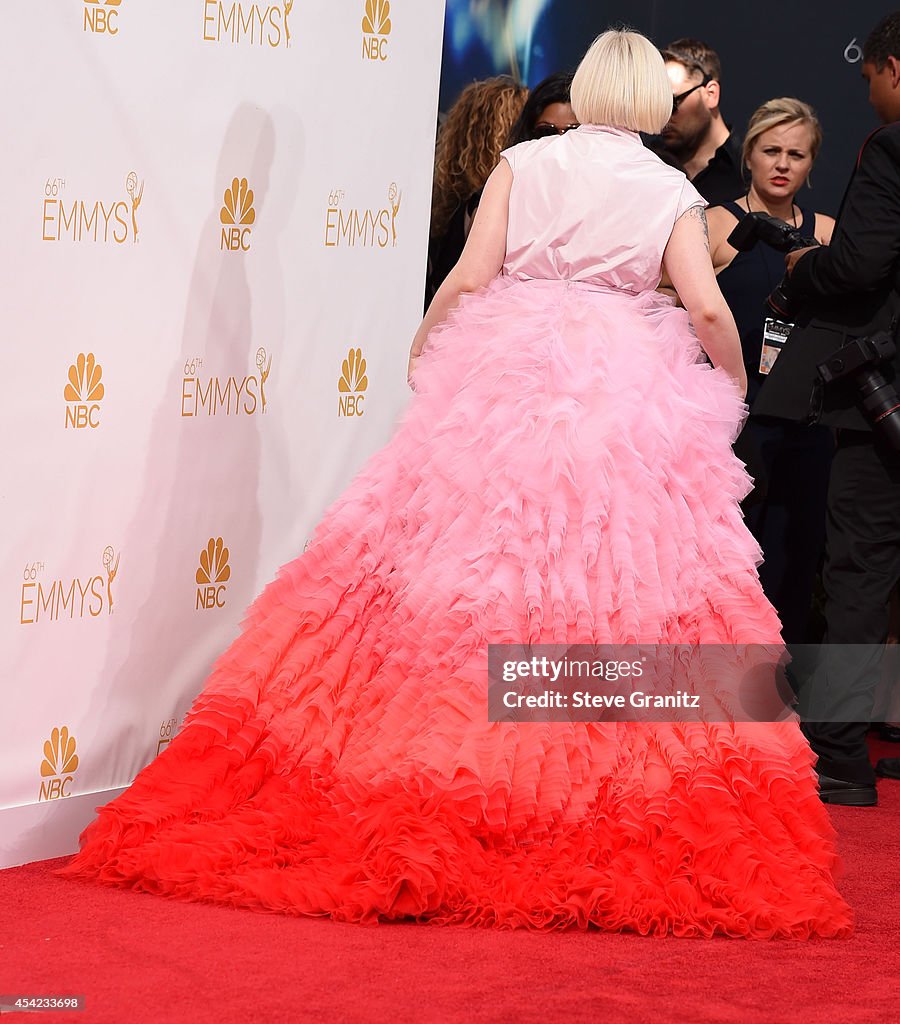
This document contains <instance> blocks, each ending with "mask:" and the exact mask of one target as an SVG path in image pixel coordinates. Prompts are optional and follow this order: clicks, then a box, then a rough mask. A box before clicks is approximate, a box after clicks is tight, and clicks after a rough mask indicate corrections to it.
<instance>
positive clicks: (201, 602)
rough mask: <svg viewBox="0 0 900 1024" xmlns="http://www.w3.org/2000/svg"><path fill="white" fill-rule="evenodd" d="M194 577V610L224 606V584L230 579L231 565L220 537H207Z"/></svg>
mask: <svg viewBox="0 0 900 1024" xmlns="http://www.w3.org/2000/svg"><path fill="white" fill-rule="evenodd" d="M194 578H195V579H196V581H197V601H196V604H195V606H194V610H195V611H199V610H200V609H201V608H203V609H206V610H208V609H210V608H224V607H225V584H226V583H227V582H228V581H229V580H230V579H231V566H230V565H229V564H228V548H227V547H225V542H224V541H223V540H222V538H221V537H210V538H209V542H208V543H207V545H206V547H205V548H204V549H203V550H202V551H201V552H200V565H199V566H198V567H197V572H196V573H195V576H194Z"/></svg>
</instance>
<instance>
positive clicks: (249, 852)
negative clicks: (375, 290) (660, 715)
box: [66, 279, 851, 938]
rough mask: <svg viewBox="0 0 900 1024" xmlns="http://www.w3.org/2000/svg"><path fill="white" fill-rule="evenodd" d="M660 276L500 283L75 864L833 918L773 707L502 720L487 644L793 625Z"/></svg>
mask: <svg viewBox="0 0 900 1024" xmlns="http://www.w3.org/2000/svg"><path fill="white" fill-rule="evenodd" d="M697 355H698V349H697V345H696V342H695V340H694V339H693V337H692V335H691V333H690V330H689V327H688V325H687V319H686V315H685V314H684V313H683V312H682V311H679V310H675V309H673V308H672V307H671V306H670V305H669V303H668V300H665V299H661V298H660V297H659V296H656V295H655V294H653V293H650V294H643V295H639V296H628V295H624V294H621V293H613V292H605V291H599V290H595V289H590V288H587V287H584V286H579V285H573V284H566V283H563V282H556V283H554V282H518V281H512V280H509V279H499V280H498V281H496V282H495V283H494V284H492V285H491V286H490V287H489V288H488V289H487V291H486V292H484V293H482V294H480V295H477V296H473V297H471V298H468V299H464V300H463V302H462V304H461V306H460V307H459V309H457V310H456V312H455V313H454V314H453V315H452V316H451V318H450V321H449V322H448V323H447V324H446V325H445V326H444V327H442V328H441V329H439V330H437V331H435V332H434V333H433V334H432V336H431V338H430V339H429V346H428V354H427V357H426V358H424V359H423V360H422V362H421V365H420V368H419V370H418V372H417V376H416V388H417V396H416V398H415V399H414V401H413V403H412V405H411V408H410V411H409V412H408V414H407V415H406V417H405V419H404V421H403V423H402V425H401V427H400V429H399V430H398V432H397V433H396V435H395V436H394V438H393V440H392V441H391V442H390V444H389V445H387V447H386V448H384V449H383V450H382V451H381V452H379V453H378V454H377V455H376V456H375V457H374V458H373V459H372V460H371V461H370V462H369V464H368V465H367V467H366V468H365V469H364V471H363V472H362V473H361V474H360V475H359V476H358V477H357V478H356V479H355V481H354V482H353V483H352V485H351V486H350V487H349V488H348V490H347V491H346V492H345V493H344V495H343V496H342V497H341V498H340V499H339V500H338V501H337V502H336V503H335V504H334V505H333V506H332V508H331V509H329V511H328V512H327V514H326V515H325V517H324V519H323V520H322V523H321V524H320V526H319V528H318V530H317V532H316V534H315V537H314V539H313V542H312V544H311V545H310V547H309V549H308V550H307V551H306V553H305V554H304V555H303V556H302V557H300V558H298V559H297V560H296V561H294V562H291V563H290V564H288V565H286V566H284V567H283V568H282V569H281V571H280V572H279V575H278V578H277V579H276V581H275V582H273V583H272V584H271V585H270V586H269V587H268V588H267V589H266V590H265V591H264V593H263V594H262V595H261V596H260V597H259V598H258V600H257V601H256V602H255V604H254V605H253V606H252V607H251V609H250V612H249V614H248V618H247V621H246V624H245V630H244V632H243V634H242V636H241V637H240V638H239V639H238V640H237V641H236V642H235V643H234V644H233V646H232V647H231V648H230V649H229V650H228V651H227V652H226V653H225V655H224V656H223V657H222V658H221V659H220V661H219V662H218V664H217V665H216V667H215V669H214V671H213V673H212V676H211V678H210V680H209V682H208V685H207V688H206V689H205V690H204V692H203V693H202V694H201V695H200V696H199V697H198V698H197V700H196V702H195V704H194V707H193V708H192V710H191V713H190V715H189V717H188V721H187V724H186V727H185V728H184V729H183V731H182V732H181V733H180V735H179V736H177V737H176V739H175V740H174V741H173V742H172V743H171V744H170V746H169V747H168V748H167V749H166V750H165V751H164V753H163V754H162V755H161V756H160V757H159V758H158V759H157V760H156V761H154V762H153V763H152V764H151V765H149V766H148V767H147V768H146V769H144V771H143V772H141V773H140V775H139V776H138V777H137V779H136V780H135V782H134V784H133V785H132V786H131V788H130V789H129V790H128V791H127V792H126V793H124V794H123V795H122V796H121V797H120V798H119V799H118V800H115V801H113V802H112V803H111V804H109V805H108V806H106V807H104V808H102V809H101V810H100V813H99V817H98V819H97V820H96V821H95V822H94V823H93V824H92V825H91V826H90V827H89V828H88V829H87V830H86V832H85V833H84V836H83V837H82V840H83V846H82V850H81V852H80V853H79V854H78V855H77V856H76V857H75V859H74V860H73V862H72V863H71V865H70V866H69V867H68V868H67V869H66V873H68V874H70V875H74V876H80V877H91V878H97V879H100V880H101V881H104V882H109V883H113V884H118V885H126V886H130V887H133V888H135V889H140V890H143V891H148V892H155V893H163V894H167V895H172V896H179V897H184V898H188V899H199V900H211V901H215V902H219V903H225V904H233V905H238V906H251V907H257V908H263V909H266V910H271V911H279V912H284V913H291V914H322V915H330V916H332V917H334V918H336V919H340V920H348V921H375V920H379V919H381V920H385V919H396V918H403V917H412V918H419V919H427V920H430V921H433V922H439V923H450V922H458V923H465V924H477V925H490V926H494V927H507V928H512V927H528V928H540V929H551V928H564V927H580V928H584V927H587V926H597V927H599V928H603V929H609V930H623V929H630V930H635V931H638V932H641V933H643V934H647V933H654V934H663V933H671V934H675V935H704V936H708V935H713V934H715V933H722V934H728V935H735V936H756V937H770V936H790V937H796V938H806V937H808V936H811V935H821V936H839V935H845V934H847V933H848V932H849V930H850V926H851V915H850V911H849V909H848V908H847V906H846V904H845V903H844V902H843V900H842V899H841V897H840V896H839V895H838V893H837V891H836V889H835V886H834V881H833V871H834V869H835V866H836V858H835V854H834V850H833V843H832V833H831V830H830V826H829V823H828V819H827V816H826V814H825V811H824V809H823V807H822V805H821V804H820V802H819V800H818V797H817V793H816V786H815V780H814V775H813V771H812V767H811V764H812V755H811V753H810V750H809V748H808V745H807V744H806V742H805V740H804V739H803V737H802V735H801V734H800V731H799V729H798V727H797V726H796V724H795V723H794V722H782V723H778V724H739V723H738V724H703V723H687V722H684V723H676V724H653V725H650V724H633V723H632V724H622V723H620V724H615V723H609V724H597V723H558V722H554V723H528V724H513V723H490V722H488V720H487V644H488V643H500V642H513V643H523V642H535V643H536V642H544V643H564V642H568V643H572V642H584V643H587V642H601V643H602V642H608V643H624V642H630V641H637V642H644V643H656V642H660V643H700V642H704V643H735V644H752V643H765V644H769V643H777V641H778V633H779V624H778V620H777V618H776V616H775V613H774V611H773V610H772V608H771V607H770V605H769V604H768V603H767V602H766V600H765V599H764V597H763V595H762V592H761V590H760V587H759V583H758V580H757V577H756V573H755V565H756V562H757V560H758V558H759V550H758V548H757V546H756V544H755V542H754V541H753V539H752V538H751V536H750V534H749V533H748V532H747V531H746V529H745V528H744V526H743V524H742V521H741V516H740V512H739V508H738V501H739V499H740V498H741V497H742V496H743V495H744V494H745V493H746V491H747V489H748V479H747V477H746V474H745V473H744V471H743V468H742V466H741V464H740V463H739V462H738V461H737V460H736V459H735V458H734V457H733V455H732V454H731V451H730V443H731V441H732V440H733V437H734V433H735V430H736V427H737V423H738V420H739V416H740V411H741V401H740V398H739V395H738V394H737V392H736V390H735V388H734V386H733V385H732V383H731V382H730V381H729V380H728V379H727V377H726V376H725V375H724V374H722V373H721V372H719V371H715V370H713V369H711V368H710V367H709V366H707V365H704V364H700V363H698V362H697Z"/></svg>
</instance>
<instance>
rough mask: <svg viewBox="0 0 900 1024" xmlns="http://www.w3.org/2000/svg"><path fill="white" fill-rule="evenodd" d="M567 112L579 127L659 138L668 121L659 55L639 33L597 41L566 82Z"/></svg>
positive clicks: (614, 33)
mask: <svg viewBox="0 0 900 1024" xmlns="http://www.w3.org/2000/svg"><path fill="white" fill-rule="evenodd" d="M572 109H573V110H574V111H575V117H576V118H577V119H578V120H579V121H580V122H581V123H582V124H606V125H610V126H612V127H614V128H628V129H629V130H631V131H633V132H649V133H650V134H651V135H656V134H658V133H659V132H661V131H662V129H663V125H665V123H666V122H667V121H668V120H669V118H670V117H671V116H672V86H671V85H670V84H669V76H668V75H667V74H666V66H665V64H664V63H663V59H662V55H661V54H660V52H659V50H657V48H656V47H655V46H654V45H653V43H651V42H650V40H649V39H647V38H646V37H645V36H642V35H641V34H640V32H630V31H628V30H626V29H610V30H609V31H608V32H604V33H603V34H602V35H599V36H597V38H596V39H595V40H594V41H593V43H591V46H590V49H589V50H588V52H587V53H586V54H585V55H584V58H583V59H582V61H581V63H580V64H579V65H578V70H577V71H576V72H575V77H574V79H573V80H572Z"/></svg>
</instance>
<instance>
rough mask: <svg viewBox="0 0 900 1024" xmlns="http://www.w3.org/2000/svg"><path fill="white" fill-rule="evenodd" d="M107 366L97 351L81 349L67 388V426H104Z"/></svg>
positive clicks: (80, 427)
mask: <svg viewBox="0 0 900 1024" xmlns="http://www.w3.org/2000/svg"><path fill="white" fill-rule="evenodd" d="M102 378H103V367H102V366H101V365H100V364H99V363H98V362H97V360H96V359H95V358H94V353H93V352H87V353H85V352H79V353H78V357H77V358H76V360H75V362H74V363H72V365H71V366H70V367H69V380H68V383H67V384H66V386H65V389H64V390H63V397H64V398H65V400H66V429H67V430H68V428H69V427H72V428H73V429H75V430H82V429H84V428H85V427H91V428H97V427H99V426H100V403H101V402H102V401H103V396H104V394H105V393H106V389H105V388H104V386H103V380H102Z"/></svg>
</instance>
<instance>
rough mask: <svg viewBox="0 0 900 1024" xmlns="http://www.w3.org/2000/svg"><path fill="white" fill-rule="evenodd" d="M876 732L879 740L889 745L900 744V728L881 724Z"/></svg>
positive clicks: (876, 728)
mask: <svg viewBox="0 0 900 1024" xmlns="http://www.w3.org/2000/svg"><path fill="white" fill-rule="evenodd" d="M875 731H876V732H877V733H878V736H879V738H880V739H883V740H885V741H886V742H887V743H900V726H897V725H887V724H886V723H885V722H879V723H878V724H877V725H876V726H875Z"/></svg>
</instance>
